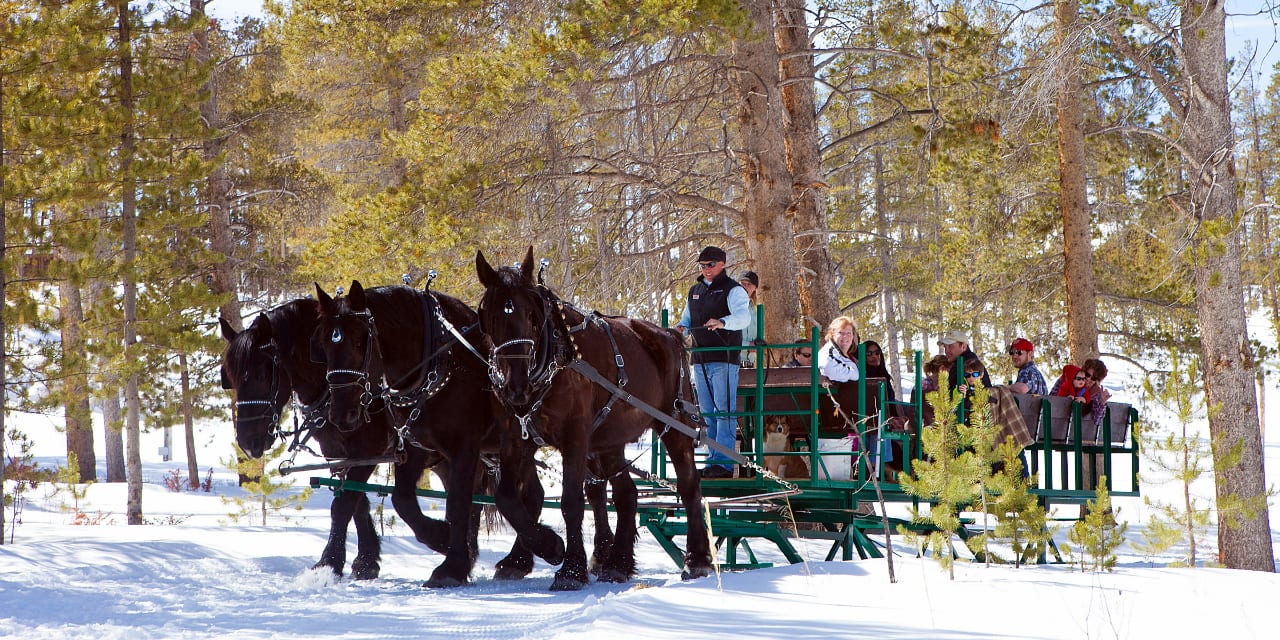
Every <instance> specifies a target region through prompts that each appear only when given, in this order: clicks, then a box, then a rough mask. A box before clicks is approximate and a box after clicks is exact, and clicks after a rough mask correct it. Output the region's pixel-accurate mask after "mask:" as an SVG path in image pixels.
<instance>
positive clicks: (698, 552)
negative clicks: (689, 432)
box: [662, 431, 711, 580]
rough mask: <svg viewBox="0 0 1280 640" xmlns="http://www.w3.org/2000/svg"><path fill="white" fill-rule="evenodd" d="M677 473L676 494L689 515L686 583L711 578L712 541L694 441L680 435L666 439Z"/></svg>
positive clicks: (671, 435) (663, 438)
mask: <svg viewBox="0 0 1280 640" xmlns="http://www.w3.org/2000/svg"><path fill="white" fill-rule="evenodd" d="M662 442H663V444H665V445H666V447H667V455H668V456H669V457H670V458H671V466H672V467H674V469H675V472H676V490H677V491H679V492H680V501H681V503H683V504H684V511H685V513H686V514H688V534H687V535H686V536H685V554H684V572H683V573H682V574H681V577H682V578H684V579H685V580H692V579H694V578H702V577H705V576H708V575H711V541H710V540H708V539H707V524H706V522H705V521H704V519H703V517H704V516H703V504H702V482H701V481H700V479H699V477H698V472H697V469H696V468H695V467H694V462H693V441H692V440H690V439H689V437H688V436H686V435H684V434H681V433H678V432H676V431H668V432H667V433H666V435H664V436H662Z"/></svg>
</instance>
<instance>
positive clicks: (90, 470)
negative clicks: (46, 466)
mask: <svg viewBox="0 0 1280 640" xmlns="http://www.w3.org/2000/svg"><path fill="white" fill-rule="evenodd" d="M55 215H56V214H55ZM58 253H60V254H62V255H61V257H62V258H63V259H64V260H65V261H67V262H68V263H74V262H75V261H76V260H77V259H78V257H77V256H75V255H71V254H70V252H69V251H68V249H67V248H66V247H65V246H64V247H61V248H59V249H58ZM58 301H59V307H60V314H61V316H62V318H61V321H62V322H61V335H62V407H63V416H64V418H65V420H66V428H67V454H68V457H69V456H70V454H72V453H74V454H75V456H76V462H77V465H76V466H77V467H78V469H77V470H78V471H79V472H80V481H81V482H96V481H97V480H98V472H97V468H98V458H97V456H96V455H95V454H94V449H93V412H92V411H91V410H90V408H89V372H88V367H87V366H86V363H87V362H88V361H89V359H88V358H89V356H88V354H87V353H86V352H85V340H84V335H83V328H84V308H83V306H81V302H80V286H79V285H77V284H75V283H74V282H72V281H71V279H69V278H63V279H62V280H61V281H60V282H59V283H58Z"/></svg>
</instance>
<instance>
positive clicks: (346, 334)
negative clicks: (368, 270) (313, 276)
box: [311, 280, 383, 433]
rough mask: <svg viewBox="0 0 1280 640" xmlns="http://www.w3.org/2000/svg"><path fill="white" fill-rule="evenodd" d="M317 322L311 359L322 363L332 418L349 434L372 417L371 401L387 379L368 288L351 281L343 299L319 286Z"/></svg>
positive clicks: (317, 288)
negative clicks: (368, 297)
mask: <svg viewBox="0 0 1280 640" xmlns="http://www.w3.org/2000/svg"><path fill="white" fill-rule="evenodd" d="M316 300H317V302H316V310H317V316H318V320H319V321H318V323H317V326H316V330H315V333H314V334H313V335H312V336H311V359H312V360H313V361H316V362H321V361H323V362H324V363H325V366H326V368H327V370H326V372H325V379H326V380H328V382H329V394H330V401H329V421H330V422H332V423H333V424H335V425H337V427H338V430H339V431H342V432H343V433H350V432H352V431H355V430H356V429H357V428H359V427H360V425H361V424H363V423H365V422H368V420H369V405H370V403H372V402H373V400H374V398H375V397H376V396H377V395H378V394H380V393H381V386H382V385H381V382H382V377H383V371H382V358H381V352H380V346H379V345H378V332H377V328H376V326H375V325H374V322H373V314H372V313H371V312H370V311H369V307H368V303H367V300H366V299H365V294H364V287H362V286H361V285H360V282H359V281H358V280H352V281H351V291H350V293H348V294H347V295H346V296H345V297H344V296H339V297H338V298H331V297H329V295H328V294H326V293H325V292H324V290H323V289H321V288H320V285H318V284H317V285H316Z"/></svg>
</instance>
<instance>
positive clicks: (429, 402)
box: [311, 281, 563, 587]
mask: <svg viewBox="0 0 1280 640" xmlns="http://www.w3.org/2000/svg"><path fill="white" fill-rule="evenodd" d="M316 297H317V300H318V302H317V311H318V315H319V321H318V325H317V327H316V329H315V331H314V333H313V335H312V342H311V344H312V351H313V356H312V357H313V359H317V360H323V361H324V362H325V365H326V367H327V371H326V373H325V377H326V379H327V380H328V385H329V393H330V395H331V401H330V405H329V419H330V420H331V421H333V422H334V423H335V424H339V425H342V426H343V427H344V428H347V429H355V428H364V427H363V426H362V425H365V424H367V423H368V422H369V421H370V420H371V411H372V410H373V407H374V406H375V403H376V402H377V400H378V399H379V398H382V399H383V400H384V401H385V402H387V403H388V406H389V408H390V412H391V413H392V414H393V416H394V420H393V422H394V425H395V426H394V427H393V429H394V431H395V432H396V434H397V438H398V440H399V441H400V442H402V443H403V445H404V446H403V451H404V452H405V454H406V455H408V456H409V457H410V458H414V457H421V456H424V455H427V454H429V453H438V454H439V455H441V456H443V457H444V458H445V459H446V460H447V461H448V477H447V478H445V486H446V487H448V488H453V487H469V486H471V482H472V478H474V477H475V475H476V473H477V471H478V465H479V462H480V453H481V450H482V449H483V448H485V447H486V442H485V439H486V437H488V438H491V440H490V442H489V443H488V445H487V446H488V447H489V448H491V449H493V448H496V443H497V440H496V437H497V434H496V433H495V432H494V430H493V426H494V425H493V399H492V397H491V395H490V393H489V392H488V390H487V388H486V386H485V385H486V384H487V375H486V363H485V362H484V360H483V359H482V358H481V357H480V355H479V353H480V351H479V350H481V349H485V350H487V343H486V339H485V337H484V335H483V334H482V333H481V332H480V331H479V330H478V321H477V317H476V313H475V311H473V310H472V309H471V308H470V307H468V306H467V305H466V304H464V303H463V302H462V301H460V300H458V299H457V298H454V297H451V296H448V295H444V294H442V293H437V292H432V291H419V290H417V289H413V288H410V287H402V286H388V287H373V288H370V289H365V288H364V287H363V286H362V285H361V284H360V282H359V281H352V283H351V290H350V292H349V293H348V294H347V295H346V296H339V297H337V298H332V297H330V296H329V295H328V294H326V293H325V292H324V291H323V290H322V289H321V288H320V286H319V285H316ZM506 479H507V478H505V477H504V480H506ZM510 481H511V482H513V483H514V484H515V486H516V487H518V489H517V492H518V493H519V495H520V496H521V497H522V499H524V500H526V501H527V502H526V503H524V504H522V507H523V508H524V509H525V510H526V511H530V512H534V513H537V512H539V511H540V510H541V508H542V499H543V493H542V485H541V484H540V483H539V482H538V479H537V471H536V469H532V468H531V469H529V470H527V473H526V474H525V475H523V476H520V477H515V476H512V477H511V478H510ZM391 499H392V503H393V504H394V505H395V507H396V511H397V512H399V511H400V509H401V508H402V507H407V506H408V505H409V503H412V504H413V505H415V506H416V505H417V495H416V493H415V492H414V491H413V489H412V487H408V486H406V487H405V488H404V489H403V490H402V489H401V487H400V486H399V483H397V486H396V490H395V492H394V493H392V498H391ZM472 513H473V505H472V494H471V492H470V491H466V490H455V491H449V492H448V495H447V497H446V499H445V522H439V521H436V520H430V521H429V522H428V523H426V526H425V527H424V530H423V531H419V529H417V528H415V529H414V533H415V535H416V536H417V537H418V540H419V541H421V542H424V543H425V544H427V545H428V546H430V547H431V548H432V549H435V550H436V551H438V552H440V553H443V554H444V555H445V560H444V562H443V563H441V565H440V566H439V567H436V569H435V571H434V572H433V573H432V574H431V578H430V579H429V580H428V581H427V582H426V586H428V587H453V586H460V585H464V584H466V583H467V581H468V580H469V579H470V574H471V569H472V567H473V565H474V562H475V558H476V554H477V551H478V550H477V548H476V543H475V540H474V538H470V539H469V538H468V536H467V528H466V527H465V526H459V525H460V524H461V523H465V522H467V521H468V519H469V517H470V515H471V514H472ZM504 515H505V514H504ZM542 557H543V558H544V559H547V560H548V561H549V562H551V563H552V564H558V563H559V562H560V559H561V558H562V557H563V548H562V547H561V549H560V550H559V551H556V550H555V549H554V547H552V548H551V549H550V550H549V551H547V552H546V554H545V555H543V556H542ZM532 570H533V556H532V554H531V553H530V551H529V549H528V548H527V547H524V546H521V545H520V544H519V543H517V544H516V545H515V547H514V548H513V549H512V550H511V553H510V554H509V555H508V556H507V557H505V558H503V559H502V560H500V561H499V562H498V565H497V572H496V574H495V577H496V578H498V579H518V578H522V577H524V576H525V575H527V574H528V573H529V572H530V571H532Z"/></svg>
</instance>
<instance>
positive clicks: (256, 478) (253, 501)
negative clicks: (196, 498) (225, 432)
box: [222, 442, 315, 527]
mask: <svg viewBox="0 0 1280 640" xmlns="http://www.w3.org/2000/svg"><path fill="white" fill-rule="evenodd" d="M284 452H285V443H283V442H281V443H279V444H277V445H276V446H275V447H274V448H273V449H271V450H270V451H267V452H266V453H264V454H263V455H262V457H261V458H251V457H249V456H248V455H245V453H244V451H242V450H241V449H240V447H239V446H236V458H235V459H234V460H223V464H225V465H227V466H228V467H231V468H234V469H235V470H236V471H237V472H238V473H239V474H240V476H241V477H245V478H249V480H248V481H247V482H242V483H241V484H240V488H241V489H243V490H244V492H245V493H246V494H247V495H245V496H244V497H240V496H233V497H230V498H228V497H226V496H223V497H222V503H223V504H230V505H235V507H236V508H237V510H236V511H233V512H231V513H228V514H227V516H228V517H230V518H231V521H232V522H239V521H240V519H241V518H246V517H250V516H257V517H259V518H260V522H261V526H263V527H265V526H267V517H268V516H273V515H274V516H280V517H282V518H284V520H285V521H286V522H287V521H288V520H289V516H288V515H286V511H287V510H293V511H302V509H303V508H305V507H306V505H307V501H308V500H310V499H311V495H312V493H314V491H315V490H314V489H312V488H311V487H306V488H304V489H302V491H300V492H298V493H293V492H292V489H293V485H292V484H290V483H287V482H277V479H279V478H283V477H284V476H283V475H281V473H280V469H279V468H278V465H274V466H273V468H270V469H268V466H269V465H271V463H272V462H275V461H277V460H279V459H280V457H281V456H283V455H284Z"/></svg>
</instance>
